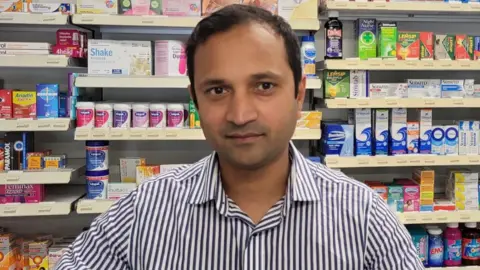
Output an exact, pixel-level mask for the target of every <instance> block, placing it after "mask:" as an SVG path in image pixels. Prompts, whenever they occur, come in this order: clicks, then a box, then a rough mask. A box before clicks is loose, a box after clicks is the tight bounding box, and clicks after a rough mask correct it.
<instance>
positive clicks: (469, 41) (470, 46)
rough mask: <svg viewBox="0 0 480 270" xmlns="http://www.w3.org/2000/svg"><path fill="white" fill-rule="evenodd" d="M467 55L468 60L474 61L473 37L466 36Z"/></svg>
mask: <svg viewBox="0 0 480 270" xmlns="http://www.w3.org/2000/svg"><path fill="white" fill-rule="evenodd" d="M467 53H468V57H469V58H470V60H475V36H467Z"/></svg>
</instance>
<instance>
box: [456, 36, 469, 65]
mask: <svg viewBox="0 0 480 270" xmlns="http://www.w3.org/2000/svg"><path fill="white" fill-rule="evenodd" d="M455 39H456V43H455V60H463V59H467V60H469V59H470V56H469V55H468V40H467V35H456V36H455Z"/></svg>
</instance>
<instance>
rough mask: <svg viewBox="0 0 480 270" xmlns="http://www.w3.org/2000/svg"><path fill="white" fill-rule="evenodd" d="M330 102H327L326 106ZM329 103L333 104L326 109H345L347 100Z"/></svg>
mask: <svg viewBox="0 0 480 270" xmlns="http://www.w3.org/2000/svg"><path fill="white" fill-rule="evenodd" d="M329 103H330V102H329V101H327V106H328V104H329ZM331 103H332V104H333V105H332V106H328V107H333V108H335V107H337V108H345V107H347V100H346V99H340V98H339V99H336V100H332V101H331Z"/></svg>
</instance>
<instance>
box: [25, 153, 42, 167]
mask: <svg viewBox="0 0 480 270" xmlns="http://www.w3.org/2000/svg"><path fill="white" fill-rule="evenodd" d="M43 156H44V154H43V152H30V153H27V169H28V170H40V169H43V168H44V166H43Z"/></svg>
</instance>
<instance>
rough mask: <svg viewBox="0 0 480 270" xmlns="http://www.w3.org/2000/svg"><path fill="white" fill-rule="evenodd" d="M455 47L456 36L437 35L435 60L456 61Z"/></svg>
mask: <svg viewBox="0 0 480 270" xmlns="http://www.w3.org/2000/svg"><path fill="white" fill-rule="evenodd" d="M455 46H456V45H455V35H435V44H434V58H435V60H454V59H455Z"/></svg>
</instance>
